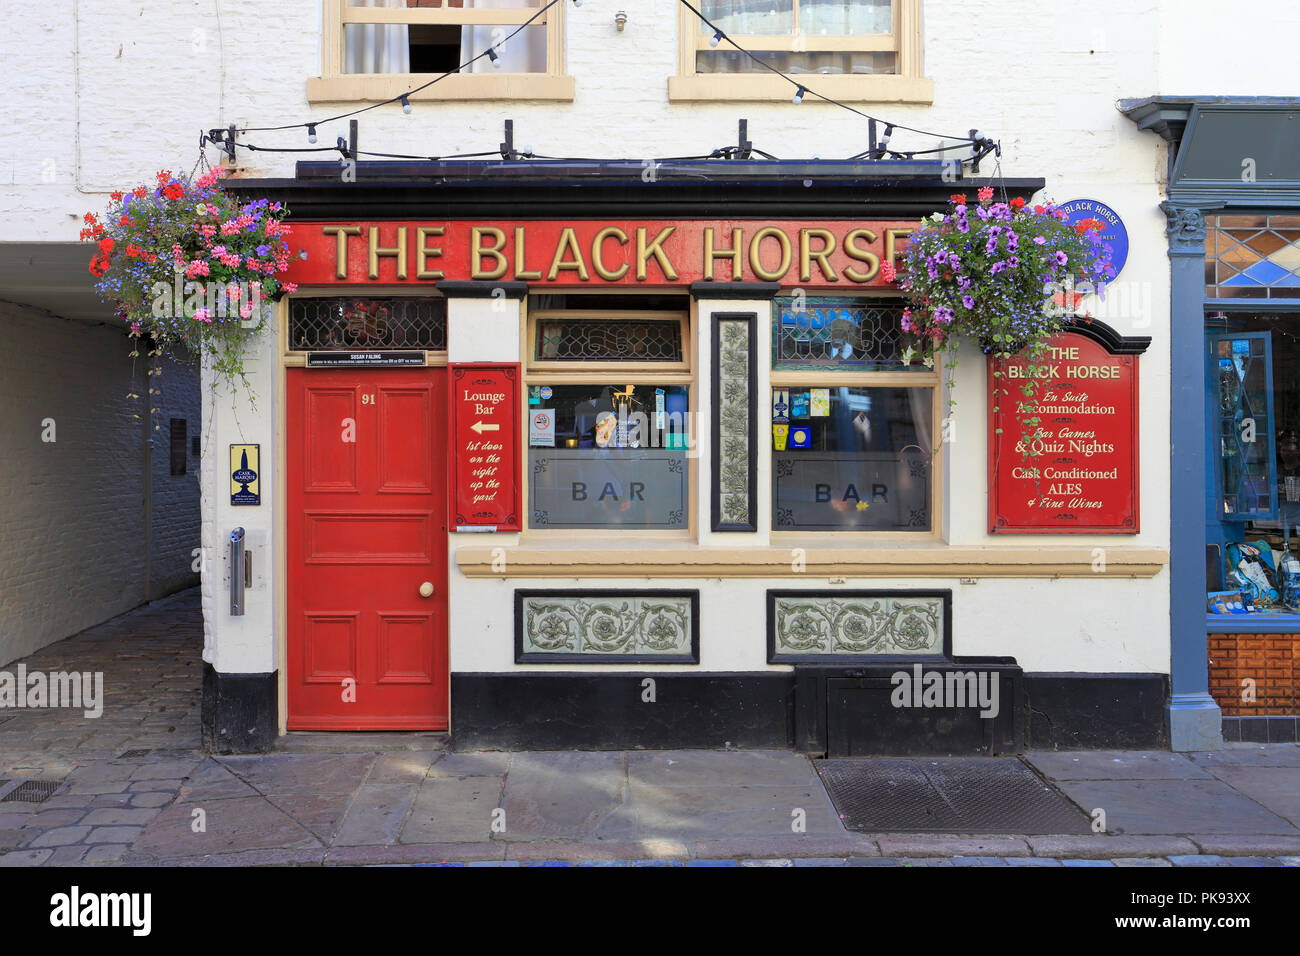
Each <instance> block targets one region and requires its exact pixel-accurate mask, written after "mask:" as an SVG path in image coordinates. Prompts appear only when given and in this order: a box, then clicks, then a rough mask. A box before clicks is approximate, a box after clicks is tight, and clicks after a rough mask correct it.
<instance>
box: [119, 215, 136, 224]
mask: <svg viewBox="0 0 1300 956" xmlns="http://www.w3.org/2000/svg"><path fill="white" fill-rule="evenodd" d="M117 224H118V225H119V226H134V225H135V223H133V222H132V221H131V217H130V216H123V217H122V218H121V219H119V220H118V221H117Z"/></svg>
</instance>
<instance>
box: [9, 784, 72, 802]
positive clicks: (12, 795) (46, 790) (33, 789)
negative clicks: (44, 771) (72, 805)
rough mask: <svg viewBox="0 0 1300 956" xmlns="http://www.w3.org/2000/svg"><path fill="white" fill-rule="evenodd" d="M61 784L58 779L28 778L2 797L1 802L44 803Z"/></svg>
mask: <svg viewBox="0 0 1300 956" xmlns="http://www.w3.org/2000/svg"><path fill="white" fill-rule="evenodd" d="M61 785H62V784H61V783H60V781H58V780H28V781H26V782H25V783H23V784H22V786H20V787H18V788H17V789H16V790H11V791H10V792H9V793H6V794H5V795H4V796H3V797H0V803H44V802H45V801H46V800H48V799H50V797H52V796H54V791H55V790H58V789H59V787H60V786H61Z"/></svg>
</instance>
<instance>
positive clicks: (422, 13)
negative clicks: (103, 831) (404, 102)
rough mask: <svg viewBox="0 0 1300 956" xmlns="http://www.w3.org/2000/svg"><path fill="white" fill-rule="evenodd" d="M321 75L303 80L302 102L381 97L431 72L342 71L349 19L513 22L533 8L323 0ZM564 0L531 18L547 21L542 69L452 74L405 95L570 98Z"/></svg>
mask: <svg viewBox="0 0 1300 956" xmlns="http://www.w3.org/2000/svg"><path fill="white" fill-rule="evenodd" d="M323 4H324V9H323V12H322V18H321V25H322V29H321V75H320V76H317V77H311V78H309V79H308V80H307V101H308V102H309V103H311V104H313V105H315V104H317V103H338V102H347V103H369V102H383V101H385V100H390V99H393V98H394V97H397V96H400V95H401V94H402V93H404V92H406V91H407V90H409V89H411V88H412V87H415V86H419V85H420V84H421V83H427V82H428V81H429V80H431V79H433V78H434V77H435V76H437V74H436V73H344V72H343V35H344V32H345V30H344V26H345V25H346V24H349V23H391V24H407V25H411V26H418V25H421V24H451V25H456V26H474V25H476V24H481V25H490V26H518V25H519V24H521V23H523V22H524V21H526V20H527V19H528V18H529V17H531V16H533V14H535V13H536V12H537V9H536V8H531V7H524V8H520V9H516V10H510V9H504V10H503V9H484V10H465V9H461V8H446V7H411V8H407V9H400V8H399V9H386V8H383V7H350V6H348V5H347V0H323ZM565 6H566V4H565V3H564V0H561V2H559V3H556V4H555V5H554V6H552V7H551V8H550V9H549V10H547V11H546V12H545V13H544V14H542V15H541V16H540V17H538V18H537V20H535V21H533V22H534V23H536V24H545V25H546V72H545V73H496V72H493V73H463V74H462V73H453V74H451V75H450V76H448V77H446V78H445V79H442V80H439V81H438V82H437V83H435V84H434V85H433V86H430V87H428V88H427V89H424V90H420V91H418V92H415V93H412V94H411V95H410V99H411V102H413V103H419V102H422V101H428V102H446V101H448V100H469V101H473V100H547V101H554V102H572V100H573V92H574V82H573V77H571V76H566V75H565V73H564V16H565V9H564V8H565Z"/></svg>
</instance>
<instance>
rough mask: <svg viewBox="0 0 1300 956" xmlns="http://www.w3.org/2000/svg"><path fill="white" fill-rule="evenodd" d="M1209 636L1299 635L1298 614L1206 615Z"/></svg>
mask: <svg viewBox="0 0 1300 956" xmlns="http://www.w3.org/2000/svg"><path fill="white" fill-rule="evenodd" d="M1205 630H1206V632H1207V633H1210V634H1300V614H1206V615H1205Z"/></svg>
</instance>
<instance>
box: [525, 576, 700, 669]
mask: <svg viewBox="0 0 1300 956" xmlns="http://www.w3.org/2000/svg"><path fill="white" fill-rule="evenodd" d="M698 600H699V599H698V595H697V593H696V592H693V591H691V592H629V591H609V592H580V593H574V592H570V593H563V592H517V594H516V601H517V608H516V609H517V617H516V631H517V633H516V658H517V659H518V660H521V661H530V660H531V661H538V660H556V661H559V660H563V661H566V662H577V663H581V662H583V661H584V660H585V661H586V662H588V663H596V662H600V661H610V660H619V661H646V660H649V661H656V660H657V661H664V662H684V663H694V662H695V661H696V660H697V659H698V653H697V649H698V641H697V635H696V620H697V617H698V614H697V607H698Z"/></svg>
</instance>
